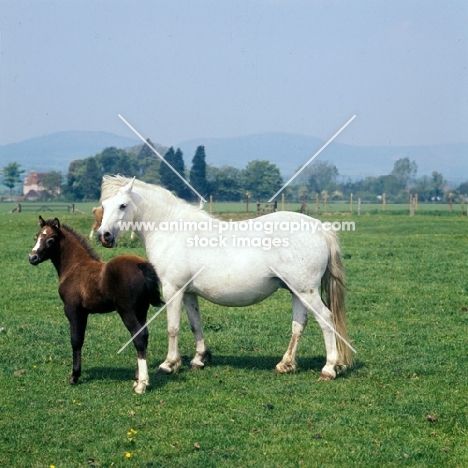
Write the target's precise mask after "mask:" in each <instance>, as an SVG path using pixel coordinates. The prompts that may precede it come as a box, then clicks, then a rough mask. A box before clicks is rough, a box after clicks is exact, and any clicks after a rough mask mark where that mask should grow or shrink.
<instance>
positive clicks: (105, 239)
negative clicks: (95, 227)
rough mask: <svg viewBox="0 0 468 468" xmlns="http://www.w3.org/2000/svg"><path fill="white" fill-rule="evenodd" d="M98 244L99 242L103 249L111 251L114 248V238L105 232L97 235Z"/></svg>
mask: <svg viewBox="0 0 468 468" xmlns="http://www.w3.org/2000/svg"><path fill="white" fill-rule="evenodd" d="M98 239H99V242H101V244H102V246H103V247H106V248H107V249H112V248H113V247H115V237H114V236H113V235H112V234H111V233H110V232H109V231H107V232H105V233H104V234H101V233H98Z"/></svg>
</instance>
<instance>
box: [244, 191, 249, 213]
mask: <svg viewBox="0 0 468 468" xmlns="http://www.w3.org/2000/svg"><path fill="white" fill-rule="evenodd" d="M245 212H246V213H247V214H248V213H249V192H245Z"/></svg>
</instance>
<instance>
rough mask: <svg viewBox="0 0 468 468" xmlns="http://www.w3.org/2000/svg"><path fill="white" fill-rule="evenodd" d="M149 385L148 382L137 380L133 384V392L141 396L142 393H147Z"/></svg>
mask: <svg viewBox="0 0 468 468" xmlns="http://www.w3.org/2000/svg"><path fill="white" fill-rule="evenodd" d="M148 385H149V382H148V380H135V381H134V382H133V391H134V392H135V393H136V394H137V395H141V394H142V393H145V391H146V387H147V386H148Z"/></svg>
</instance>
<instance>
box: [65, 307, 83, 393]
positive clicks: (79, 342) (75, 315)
mask: <svg viewBox="0 0 468 468" xmlns="http://www.w3.org/2000/svg"><path fill="white" fill-rule="evenodd" d="M65 315H66V316H67V318H68V321H69V322H70V341H71V346H72V351H73V372H72V375H71V376H70V380H69V382H70V384H72V385H73V384H76V383H77V382H78V379H79V378H80V375H81V348H82V347H83V343H84V337H85V331H86V324H87V323H88V314H87V313H86V312H84V311H83V310H81V309H78V308H76V307H70V306H68V307H67V306H65Z"/></svg>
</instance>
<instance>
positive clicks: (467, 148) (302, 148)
mask: <svg viewBox="0 0 468 468" xmlns="http://www.w3.org/2000/svg"><path fill="white" fill-rule="evenodd" d="M324 143H325V142H324V141H322V140H320V139H318V138H314V137H310V136H304V135H294V134H289V133H263V134H255V135H248V136H244V137H238V138H212V139H210V138H207V139H203V138H200V139H195V140H187V141H183V142H181V143H179V145H177V146H178V147H180V148H181V150H182V151H183V153H184V159H185V161H186V164H190V162H191V159H192V157H193V155H194V154H195V150H196V148H197V146H199V145H204V146H205V153H206V159H207V163H208V164H212V165H215V166H222V165H229V166H234V167H237V168H243V167H245V166H246V165H247V163H248V162H249V161H251V160H253V159H266V160H269V161H271V162H273V163H275V164H276V165H277V166H278V167H279V168H280V170H281V173H282V174H283V176H285V177H289V176H291V175H292V174H294V173H295V172H296V170H297V169H298V168H299V167H301V166H302V165H303V164H305V163H306V162H307V161H308V160H309V159H310V158H311V157H312V156H313V155H314V154H315V153H316V152H317V151H318V150H319V149H320V148H321V147H322V146H323V145H324ZM404 157H408V158H409V159H410V160H414V161H416V163H417V165H418V173H417V176H418V177H419V176H422V175H430V174H431V173H432V171H439V172H441V173H442V174H443V175H444V177H445V178H446V179H447V180H449V181H451V182H452V183H454V184H459V183H461V182H464V181H467V180H468V143H460V144H446V145H434V146H350V145H345V144H341V143H337V142H332V143H331V144H330V145H329V146H328V147H327V148H325V150H324V151H323V152H322V153H320V155H319V156H318V157H317V159H315V161H317V160H320V161H329V162H331V163H333V164H335V166H336V167H337V168H338V171H339V174H340V176H342V177H344V178H347V177H350V178H352V179H358V178H362V177H366V176H379V175H384V174H389V173H390V172H391V170H392V169H393V165H394V163H395V161H396V160H398V159H400V158H404Z"/></svg>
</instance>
